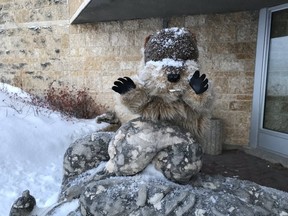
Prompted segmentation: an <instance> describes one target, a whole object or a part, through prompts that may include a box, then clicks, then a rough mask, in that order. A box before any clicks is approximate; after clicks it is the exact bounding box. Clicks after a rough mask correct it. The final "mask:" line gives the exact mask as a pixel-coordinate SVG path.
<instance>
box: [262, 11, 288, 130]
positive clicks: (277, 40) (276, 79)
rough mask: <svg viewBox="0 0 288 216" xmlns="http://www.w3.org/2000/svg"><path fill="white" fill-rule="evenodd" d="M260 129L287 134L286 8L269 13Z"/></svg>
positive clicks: (287, 13) (287, 26)
mask: <svg viewBox="0 0 288 216" xmlns="http://www.w3.org/2000/svg"><path fill="white" fill-rule="evenodd" d="M271 15H272V16H271V30H270V39H269V44H270V46H269V52H268V53H269V54H268V64H267V81H266V94H265V107H264V116H263V118H264V121H263V128H265V129H268V130H272V131H277V132H280V133H286V134H287V133H288V9H284V10H280V11H275V12H272V14H271Z"/></svg>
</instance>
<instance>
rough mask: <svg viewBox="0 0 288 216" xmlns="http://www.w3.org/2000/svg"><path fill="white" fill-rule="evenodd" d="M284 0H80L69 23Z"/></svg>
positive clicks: (194, 12)
mask: <svg viewBox="0 0 288 216" xmlns="http://www.w3.org/2000/svg"><path fill="white" fill-rule="evenodd" d="M284 3H287V0H84V1H83V3H82V4H81V6H80V7H79V8H78V10H77V11H76V13H75V14H74V15H73V16H72V18H71V23H73V24H80V23H95V22H106V21H116V20H117V21H118V20H133V19H145V18H157V17H158V18H159V17H160V18H161V17H162V18H169V17H173V16H183V15H197V14H211V13H229V12H237V11H247V10H259V9H261V8H265V7H273V6H276V5H280V4H284Z"/></svg>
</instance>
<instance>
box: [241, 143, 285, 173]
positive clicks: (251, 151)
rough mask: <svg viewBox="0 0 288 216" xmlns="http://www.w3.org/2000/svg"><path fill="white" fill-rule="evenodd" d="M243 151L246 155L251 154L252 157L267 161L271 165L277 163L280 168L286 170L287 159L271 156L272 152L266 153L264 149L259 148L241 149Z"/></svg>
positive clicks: (275, 155)
mask: <svg viewBox="0 0 288 216" xmlns="http://www.w3.org/2000/svg"><path fill="white" fill-rule="evenodd" d="M243 150H244V151H245V153H247V154H251V155H253V156H256V157H259V158H261V159H264V160H267V161H269V162H271V163H279V164H281V165H282V166H284V167H286V168H288V158H285V157H283V156H281V155H277V154H273V153H272V152H268V151H266V150H264V149H260V148H250V147H245V148H243Z"/></svg>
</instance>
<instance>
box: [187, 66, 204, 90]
mask: <svg viewBox="0 0 288 216" xmlns="http://www.w3.org/2000/svg"><path fill="white" fill-rule="evenodd" d="M189 85H190V86H191V88H192V89H193V90H194V91H195V93H196V94H202V93H203V92H205V91H206V90H207V89H208V79H206V75H205V74H202V75H201V76H200V72H199V71H198V70H197V71H195V73H194V74H193V76H192V78H191V79H190V81H189Z"/></svg>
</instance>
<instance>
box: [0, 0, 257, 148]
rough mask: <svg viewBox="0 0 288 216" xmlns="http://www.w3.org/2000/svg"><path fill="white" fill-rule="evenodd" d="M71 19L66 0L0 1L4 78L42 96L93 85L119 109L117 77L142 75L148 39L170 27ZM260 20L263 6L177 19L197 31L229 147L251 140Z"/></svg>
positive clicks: (0, 54)
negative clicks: (53, 89) (58, 87)
mask: <svg viewBox="0 0 288 216" xmlns="http://www.w3.org/2000/svg"><path fill="white" fill-rule="evenodd" d="M72 2H76V3H79V2H80V1H77V0H74V1H72ZM70 10H71V11H75V8H72V9H70ZM69 18H70V15H69V6H68V5H67V2H66V1H64V0H47V1H41V0H17V1H16V2H14V1H13V2H11V1H8V0H0V81H1V82H6V83H10V84H13V85H16V86H19V87H22V88H24V89H25V90H31V91H33V92H36V93H37V94H42V93H43V91H44V90H45V89H47V88H48V85H49V84H50V83H51V82H53V81H56V82H57V83H62V84H64V85H69V86H71V85H74V86H75V87H77V88H82V87H87V88H89V89H90V90H89V91H90V93H91V94H92V95H93V96H94V97H95V99H96V100H97V101H98V102H99V103H102V104H107V105H109V106H110V107H113V104H114V99H113V95H114V94H115V93H114V92H112V90H111V86H112V85H113V82H114V80H115V79H117V78H118V77H120V76H124V75H126V76H130V75H133V74H135V73H136V72H137V70H138V67H139V65H140V62H141V60H142V51H141V48H142V47H143V43H144V39H145V38H146V37H147V36H148V35H149V34H152V33H153V32H155V31H157V30H160V29H161V28H162V19H145V20H132V21H123V22H107V23H96V24H81V25H70V24H69ZM257 25H258V12H257V11H254V12H238V13H229V14H212V15H197V16H187V17H177V18H173V19H171V22H170V24H169V26H170V27H172V26H185V27H187V28H189V29H190V30H191V31H192V32H194V33H195V34H196V37H197V39H198V46H199V51H200V57H199V60H200V64H201V68H202V69H201V71H202V72H204V73H206V74H207V75H208V77H209V78H210V80H211V81H213V83H214V87H215V94H216V101H215V106H214V108H213V115H214V117H217V118H221V119H222V120H223V123H224V132H225V134H224V137H225V141H224V142H225V144H233V145H245V144H247V143H248V138H249V137H248V136H249V127H250V115H251V104H252V91H253V77H254V62H255V50H256V37H257Z"/></svg>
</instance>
